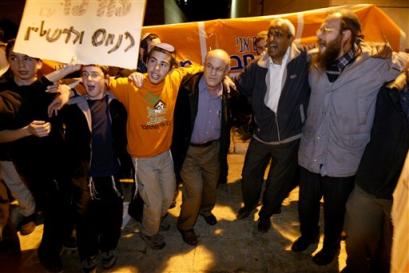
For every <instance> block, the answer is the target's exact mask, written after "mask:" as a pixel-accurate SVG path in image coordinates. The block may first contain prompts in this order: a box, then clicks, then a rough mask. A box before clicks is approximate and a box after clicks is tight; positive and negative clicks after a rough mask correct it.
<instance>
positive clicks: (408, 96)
mask: <svg viewBox="0 0 409 273" xmlns="http://www.w3.org/2000/svg"><path fill="white" fill-rule="evenodd" d="M400 104H401V105H402V110H403V112H404V113H405V114H406V117H407V118H408V119H409V87H408V86H406V87H405V90H403V91H401V93H400Z"/></svg>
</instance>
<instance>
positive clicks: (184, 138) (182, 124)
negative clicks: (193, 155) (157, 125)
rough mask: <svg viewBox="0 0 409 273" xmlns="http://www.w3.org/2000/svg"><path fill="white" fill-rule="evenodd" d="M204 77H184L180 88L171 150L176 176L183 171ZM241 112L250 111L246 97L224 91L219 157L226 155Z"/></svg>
mask: <svg viewBox="0 0 409 273" xmlns="http://www.w3.org/2000/svg"><path fill="white" fill-rule="evenodd" d="M202 76H203V73H202V72H200V73H197V74H194V75H187V76H185V77H184V78H183V81H182V83H181V85H180V88H179V93H178V97H177V99H176V105H175V111H174V119H173V120H174V128H173V140H172V146H171V151H172V156H173V161H174V167H175V173H176V176H177V177H179V172H180V170H181V169H182V165H183V162H184V160H185V157H186V153H187V150H188V148H189V144H190V139H191V136H192V132H193V128H194V124H195V120H196V116H197V111H198V104H199V81H200V79H201V77H202ZM247 108H248V107H247ZM239 111H241V112H243V113H245V112H246V111H248V110H246V100H245V98H244V97H241V96H239V94H237V92H236V93H235V94H234V93H230V94H228V93H227V92H226V90H225V89H223V95H222V116H221V132H220V139H219V141H220V154H219V155H220V158H223V157H224V156H226V155H227V152H228V150H229V144H230V128H231V126H232V125H235V121H236V119H235V118H234V117H238V116H239V113H238V112H239Z"/></svg>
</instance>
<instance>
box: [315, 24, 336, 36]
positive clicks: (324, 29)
mask: <svg viewBox="0 0 409 273" xmlns="http://www.w3.org/2000/svg"><path fill="white" fill-rule="evenodd" d="M333 31H336V29H335V28H331V27H326V26H321V27H320V28H319V29H318V30H317V35H318V34H319V33H322V34H324V35H326V34H328V33H330V32H333Z"/></svg>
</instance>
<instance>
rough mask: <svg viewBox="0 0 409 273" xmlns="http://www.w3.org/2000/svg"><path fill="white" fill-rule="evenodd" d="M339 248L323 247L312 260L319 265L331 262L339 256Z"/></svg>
mask: <svg viewBox="0 0 409 273" xmlns="http://www.w3.org/2000/svg"><path fill="white" fill-rule="evenodd" d="M338 253H339V248H335V249H327V250H326V249H321V250H320V251H319V252H318V253H317V254H315V255H314V256H313V257H312V261H313V262H314V263H315V264H317V265H327V264H330V263H331V262H332V261H333V260H334V258H335V257H338Z"/></svg>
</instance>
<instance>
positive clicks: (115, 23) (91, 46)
mask: <svg viewBox="0 0 409 273" xmlns="http://www.w3.org/2000/svg"><path fill="white" fill-rule="evenodd" d="M145 3H146V0H26V5H25V8H24V13H23V18H22V20H21V24H20V28H19V31H18V35H17V39H16V44H15V46H14V51H16V52H19V53H23V54H26V55H29V56H32V57H37V58H41V59H47V60H53V61H58V62H62V63H69V62H71V61H72V60H73V59H75V60H76V63H79V64H101V65H110V66H119V67H124V68H130V69H136V66H137V61H138V50H139V41H140V35H141V28H142V23H143V15H144V12H145Z"/></svg>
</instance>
